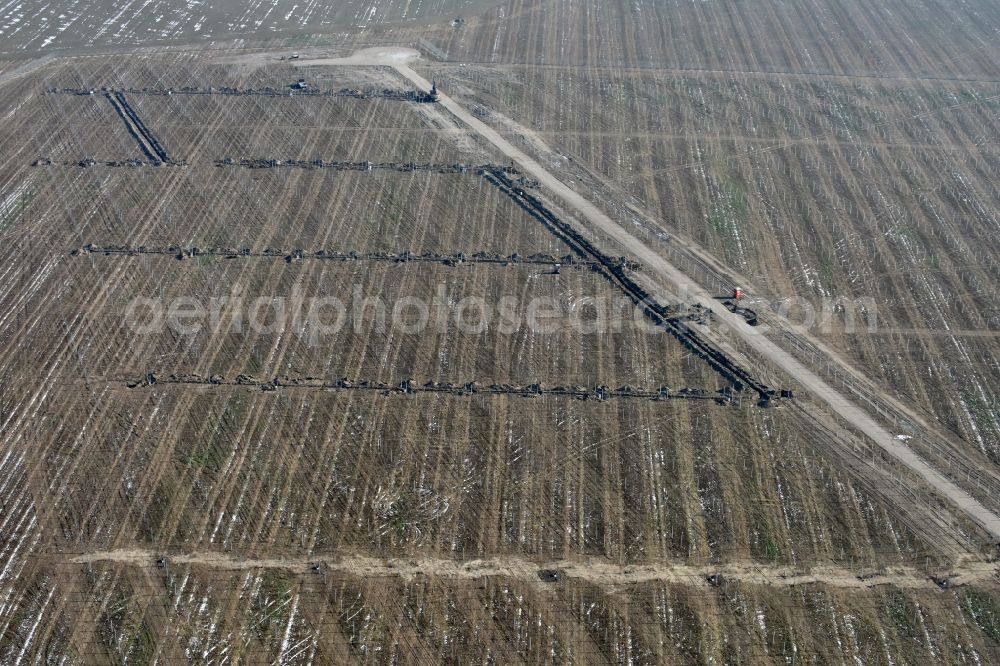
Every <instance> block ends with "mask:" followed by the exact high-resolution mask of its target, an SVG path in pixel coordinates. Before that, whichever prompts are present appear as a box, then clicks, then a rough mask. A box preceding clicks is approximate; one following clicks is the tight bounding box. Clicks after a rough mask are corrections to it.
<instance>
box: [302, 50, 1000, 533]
mask: <svg viewBox="0 0 1000 666" xmlns="http://www.w3.org/2000/svg"><path fill="white" fill-rule="evenodd" d="M346 60H350V59H343V60H342V61H341V62H342V63H343V64H354V63H351V62H343V61H346ZM359 60H360V59H359ZM407 61H408V58H399V57H396V58H391V59H383V60H382V61H381V62H380V63H379V64H391V65H392V66H393V67H395V69H396V71H398V72H399V73H400V74H401V75H402V76H404V77H406V78H407V79H408V80H409V81H410V82H412V83H413V84H414V85H415V86H417V87H418V88H420V89H422V90H430V87H431V83H430V82H429V81H427V80H426V79H425V78H423V77H422V76H420V75H419V74H417V73H416V72H415V71H413V70H412V69H411V68H410V67H408V66H407V65H406V62H407ZM315 62H316V61H313V63H315ZM304 64H305V63H304ZM310 64H312V63H310ZM331 64H334V63H331ZM440 106H441V107H443V108H444V109H447V110H448V111H449V112H450V113H451V114H452V115H454V116H455V117H456V118H457V119H458V120H460V121H461V122H462V123H464V124H465V125H467V126H468V127H470V128H471V129H472V130H473V131H475V132H476V133H477V134H479V135H480V136H481V137H482V138H484V139H485V140H486V141H488V142H489V143H491V144H492V145H493V146H494V147H496V148H497V149H498V150H500V151H501V152H502V153H503V154H504V155H506V156H507V157H509V158H510V159H511V160H513V161H514V162H515V163H516V164H517V165H518V166H519V167H520V168H521V169H522V170H523V171H524V172H525V173H528V174H530V175H531V176H532V177H533V178H535V179H536V180H537V181H539V182H540V183H541V184H543V185H544V186H545V187H547V188H548V189H549V191H550V192H552V193H553V194H554V195H556V196H557V197H558V198H559V199H561V200H562V201H563V202H564V203H566V204H568V205H569V206H571V207H572V208H574V209H576V210H577V211H578V212H579V213H581V214H582V215H583V216H584V217H586V218H587V220H589V221H590V222H591V223H592V224H593V225H594V226H596V227H597V228H599V229H600V230H602V231H603V232H605V233H607V234H608V235H609V236H611V237H612V238H614V239H615V240H616V241H618V242H619V243H620V244H621V245H622V246H623V247H624V248H626V249H627V250H628V251H629V252H631V253H632V254H633V255H634V256H635V258H636V259H637V260H639V261H640V262H642V263H643V264H644V265H645V266H646V267H647V269H649V270H652V271H654V272H655V273H656V274H657V275H659V276H660V277H662V278H663V279H665V280H666V281H667V283H668V284H670V285H671V286H672V287H673V288H674V289H675V290H676V291H677V293H685V292H686V293H689V294H691V295H692V296H694V297H695V298H696V299H697V300H699V301H700V302H701V303H703V304H707V305H708V307H710V308H711V309H712V311H713V312H714V314H715V315H716V318H717V320H718V321H720V322H722V323H723V324H724V325H727V326H729V328H730V329H732V331H733V332H734V333H735V334H737V335H739V336H740V337H741V338H743V339H744V340H745V341H746V343H747V344H748V345H750V347H752V348H753V349H754V350H755V351H756V352H757V353H759V354H760V355H762V356H763V357H764V358H766V359H768V360H769V361H770V362H771V363H773V364H774V365H775V366H777V367H779V368H781V369H782V370H783V371H784V372H786V373H787V374H789V375H790V376H792V377H794V378H795V379H796V380H797V381H798V382H799V383H800V384H801V385H802V387H803V388H805V389H806V390H807V391H808V392H809V393H811V394H812V395H814V396H815V397H816V398H818V399H820V400H822V401H823V402H825V403H826V404H827V405H828V406H829V407H830V408H831V409H832V410H833V411H834V412H836V413H837V414H838V415H840V416H841V417H842V418H844V419H846V420H847V421H848V423H851V424H853V425H854V427H855V428H857V429H858V430H859V431H861V432H862V433H864V434H865V435H866V436H867V437H868V438H869V439H871V440H872V441H873V442H875V443H876V444H877V445H878V446H879V447H881V448H882V449H883V450H885V451H886V452H887V453H888V454H890V455H891V456H892V457H893V458H895V459H896V460H898V461H899V462H900V463H902V464H903V465H905V466H906V467H908V468H909V469H911V470H913V471H914V472H916V473H917V474H919V475H920V476H921V477H922V478H923V479H924V480H926V481H927V483H929V484H930V485H931V486H932V487H933V488H935V489H936V490H937V491H938V492H940V493H941V494H942V495H944V496H945V497H947V498H948V499H949V500H951V501H952V502H953V503H954V504H956V505H957V506H958V507H959V508H960V509H961V510H962V511H963V512H965V513H966V514H967V515H968V516H969V517H971V518H972V519H973V520H975V521H976V522H977V523H979V524H980V525H981V526H982V527H983V528H984V529H985V530H986V531H987V532H989V533H990V534H991V535H992V536H993V537H994V538H996V539H998V540H1000V516H998V515H997V514H995V513H993V512H992V511H990V510H989V509H987V508H986V507H985V506H983V505H982V504H981V503H980V502H979V501H978V500H976V499H975V498H974V497H972V496H971V495H970V494H969V493H967V492H965V491H964V490H962V489H961V488H960V487H959V486H958V485H957V484H955V483H953V482H952V481H950V480H949V479H947V478H946V477H945V476H944V475H943V474H941V473H940V472H938V471H937V470H936V469H934V468H933V467H931V466H930V465H929V464H927V463H926V462H924V461H923V460H922V459H921V458H920V457H918V456H917V455H916V454H915V453H914V452H913V451H911V450H910V449H909V448H907V446H906V445H905V444H903V443H902V442H901V441H899V440H897V439H896V438H895V435H894V434H893V433H892V432H890V431H889V430H888V429H886V428H885V427H883V426H882V425H881V424H879V423H878V422H877V421H875V419H873V418H872V417H870V416H869V415H868V413H867V412H866V411H865V410H864V409H862V408H861V407H860V406H858V405H856V404H855V403H854V402H852V401H850V400H849V399H847V398H846V397H844V396H843V395H842V394H841V393H840V392H839V391H837V390H836V389H834V388H833V387H832V386H830V385H829V384H828V383H826V382H825V381H824V380H823V379H822V378H821V377H820V376H819V375H817V374H816V373H814V372H812V371H811V370H810V369H809V368H808V367H806V366H805V365H803V364H802V363H801V362H799V361H798V359H796V358H794V357H793V356H792V355H791V354H789V353H788V352H786V351H785V350H783V349H781V348H780V347H779V346H778V345H776V344H775V343H774V342H772V341H771V340H769V339H767V338H766V337H765V336H764V335H762V334H761V333H760V332H759V331H757V330H756V329H753V328H751V327H748V326H747V325H746V323H745V322H744V321H743V319H742V318H739V317H737V316H736V315H733V314H732V313H730V312H729V311H728V310H727V309H726V308H725V306H724V305H723V304H722V303H721V302H720V301H718V300H716V299H714V298H713V297H712V295H711V294H709V293H708V292H707V291H705V290H703V289H701V288H700V287H699V286H698V285H697V284H695V282H694V281H693V280H691V279H690V278H688V277H687V276H686V275H684V274H683V273H682V272H681V271H679V270H678V269H677V268H676V267H674V266H673V265H672V264H670V263H669V262H668V261H667V260H666V259H664V258H663V257H662V256H660V255H659V254H658V253H656V252H655V251H653V250H652V249H651V248H649V247H648V246H647V245H646V244H645V243H643V242H642V241H640V240H639V239H638V238H636V237H635V236H633V235H632V234H631V233H629V232H628V231H627V230H626V229H624V228H623V227H622V226H621V225H619V224H618V223H617V222H615V221H614V220H612V219H611V218H610V217H608V216H607V215H605V214H604V213H603V212H601V210H600V209H598V208H597V207H596V206H595V205H594V204H592V203H590V202H589V201H587V200H586V199H585V198H583V197H582V196H581V195H580V194H578V193H577V192H576V191H574V190H572V189H570V188H569V187H568V186H567V185H565V184H564V183H563V182H562V181H561V180H559V179H558V178H556V177H555V176H554V175H553V174H552V173H550V172H549V171H548V170H547V169H546V168H545V167H543V166H542V165H541V164H539V163H538V162H536V161H535V160H534V159H532V158H531V157H529V156H528V155H527V154H525V153H524V152H522V151H521V150H519V149H517V148H516V147H514V145H512V144H511V143H510V142H509V141H507V140H506V139H504V138H503V137H502V136H501V135H500V134H499V133H498V132H497V131H496V130H494V129H493V128H491V127H490V126H488V125H486V124H485V123H483V122H482V121H480V120H478V119H477V118H475V117H474V116H473V115H472V114H471V113H469V112H468V111H466V109H465V108H464V107H463V106H462V105H461V104H459V103H457V102H455V101H454V100H453V99H451V98H450V97H448V96H447V95H444V94H442V95H441V101H440ZM525 132H528V130H527V128H525Z"/></svg>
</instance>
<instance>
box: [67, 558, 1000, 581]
mask: <svg viewBox="0 0 1000 666" xmlns="http://www.w3.org/2000/svg"><path fill="white" fill-rule="evenodd" d="M66 557H67V558H68V560H69V561H70V562H72V563H74V564H88V563H95V562H120V563H122V564H129V565H138V566H147V567H152V566H158V565H157V560H158V559H159V558H160V557H163V565H164V566H168V565H171V564H173V565H180V566H184V565H194V566H201V567H207V568H212V569H222V570H231V571H241V570H246V569H284V570H288V571H292V572H298V573H306V572H315V571H316V570H315V569H313V567H314V566H315V565H319V571H318V572H317V573H342V574H347V575H351V576H363V577H365V578H374V577H393V578H402V579H405V580H409V579H412V578H415V577H417V576H428V575H431V576H437V577H439V578H457V579H463V580H476V579H479V578H483V577H487V576H503V577H504V578H509V579H514V580H521V581H525V582H536V583H538V582H540V580H541V579H540V577H539V572H540V571H545V570H558V571H561V572H563V573H564V575H565V576H566V577H568V578H574V579H578V580H585V581H587V582H590V583H594V584H596V585H602V586H607V587H612V588H613V587H618V586H623V585H630V584H633V583H644V582H660V581H662V582H667V583H678V584H684V585H691V586H693V587H712V586H713V585H716V584H719V582H721V581H720V579H721V580H735V581H741V582H744V583H750V584H753V585H766V586H768V587H795V586H796V585H807V584H810V583H820V584H823V585H828V586H830V587H838V588H846V589H867V588H872V587H876V586H878V585H894V586H896V587H902V588H906V589H917V590H934V589H939V588H940V585H939V584H938V583H936V582H935V581H934V580H932V579H931V578H930V577H929V576H928V575H927V574H926V573H924V572H921V571H918V570H917V569H914V568H912V567H902V566H900V567H889V568H886V569H879V570H874V569H872V570H868V571H865V570H863V569H845V568H843V567H835V566H828V565H819V566H814V567H805V568H802V567H789V566H768V565H763V564H760V563H759V562H729V563H726V564H722V565H717V566H712V565H687V564H635V565H626V566H621V565H617V564H613V563H610V562H608V561H607V560H605V559H603V558H599V559H598V558H595V559H581V560H556V561H551V562H534V561H532V560H528V559H525V558H522V557H511V556H504V557H496V558H489V559H485V560H470V561H466V562H462V561H457V560H450V559H442V558H433V557H420V558H390V559H383V558H378V557H369V556H364V555H343V556H337V557H324V556H322V555H316V556H313V557H311V558H305V557H264V558H259V559H255V558H243V557H233V556H231V555H228V554H226V553H219V552H211V551H206V552H194V553H187V554H184V555H176V556H163V555H161V554H159V553H156V552H155V551H151V550H143V549H137V548H127V549H120V550H106V551H95V552H89V553H81V554H79V555H72V554H69V553H67V554H66ZM998 572H1000V563H997V562H974V561H967V562H959V563H957V564H956V565H955V566H953V567H951V568H949V569H948V570H947V571H944V572H942V573H941V574H940V576H939V578H941V579H944V580H947V581H948V585H947V588H952V587H956V586H960V585H971V584H976V583H984V582H988V581H991V580H994V579H995V578H996V576H997V574H998ZM710 576H718V577H720V578H718V579H714V580H712V579H710V578H709V577H710Z"/></svg>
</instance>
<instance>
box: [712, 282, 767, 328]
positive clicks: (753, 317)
mask: <svg viewBox="0 0 1000 666" xmlns="http://www.w3.org/2000/svg"><path fill="white" fill-rule="evenodd" d="M744 295H745V294H744V293H743V289H742V287H733V291H732V292H731V293H730V294H729V295H728V296H716V297H715V298H716V300H720V301H722V304H723V305H725V306H726V309H727V310H729V311H730V312H732V313H733V314H736V315H739V316H741V317H743V319H745V320H746V322H747V323H748V324H750V325H751V326H756V325H757V323H758V322H757V313H756V312H754V311H753V310H751V309H750V308H744V307H742V306H740V301H741V300H742V299H743V296H744Z"/></svg>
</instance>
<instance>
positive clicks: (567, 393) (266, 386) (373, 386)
mask: <svg viewBox="0 0 1000 666" xmlns="http://www.w3.org/2000/svg"><path fill="white" fill-rule="evenodd" d="M158 384H159V385H170V384H180V385H187V386H192V385H194V386H247V387H250V388H259V389H260V390H262V391H276V390H278V389H281V388H301V389H322V390H328V391H331V390H332V391H381V392H383V393H390V394H391V393H400V394H416V393H449V394H452V395H465V396H470V395H477V394H482V395H519V396H524V397H539V396H546V395H551V396H562V397H568V398H576V399H578V400H598V401H604V400H610V399H612V398H636V399H642V400H711V401H714V402H716V403H720V404H727V403H730V402H732V401H733V399H734V395H733V392H732V391H731V390H730V389H728V388H723V389H720V390H719V391H715V392H709V391H706V390H704V389H692V388H682V389H679V390H676V391H674V390H671V389H670V388H668V387H666V386H660V387H659V388H656V389H642V388H636V387H633V386H619V387H618V388H611V387H609V386H601V385H599V386H595V387H593V388H587V387H584V386H542V385H541V384H529V385H527V386H522V385H517V384H483V383H480V382H475V381H473V382H466V383H463V384H452V383H450V382H435V381H428V382H425V383H423V384H419V383H417V382H416V381H414V380H412V379H404V380H401V381H399V382H395V383H387V382H378V381H370V380H350V379H347V378H346V377H345V378H342V379H336V380H332V381H331V380H326V379H321V378H318V377H275V378H274V379H270V380H262V379H258V378H256V377H253V376H250V375H238V376H237V377H236V378H235V379H226V378H224V377H222V376H220V375H212V376H211V377H202V376H200V375H175V374H172V375H170V376H168V377H164V378H160V377H158V376H157V375H156V374H155V373H152V372H150V373H146V376H145V377H143V378H142V379H136V380H130V381H127V382H125V385H126V386H127V387H128V388H137V387H142V386H153V385H158Z"/></svg>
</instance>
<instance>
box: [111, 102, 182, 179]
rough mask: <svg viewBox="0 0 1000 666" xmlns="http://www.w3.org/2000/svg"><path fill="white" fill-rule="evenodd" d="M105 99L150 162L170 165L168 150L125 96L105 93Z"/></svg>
mask: <svg viewBox="0 0 1000 666" xmlns="http://www.w3.org/2000/svg"><path fill="white" fill-rule="evenodd" d="M104 97H105V98H106V99H107V100H108V102H110V103H111V106H112V107H113V108H114V110H115V113H117V114H118V117H119V118H121V119H122V122H123V123H125V128H126V129H127V130H128V133H129V134H131V135H132V138H133V139H135V140H136V143H138V144H139V149H140V150H142V152H143V154H144V155H145V156H146V157H147V158H148V159H149V161H150V162H153V163H159V164H170V163H171V160H170V156H169V155H168V154H167V151H166V149H165V148H164V147H163V145H162V144H161V143H160V141H159V140H158V139H157V138H156V137H155V136H154V135H153V133H152V132H151V131H149V128H148V127H146V124H145V123H144V122H142V118H140V117H139V114H138V113H136V111H135V109H133V108H132V105H131V104H129V103H128V100H127V99H125V95H124V94H123V93H121V92H114V93H112V92H106V93H104Z"/></svg>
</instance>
